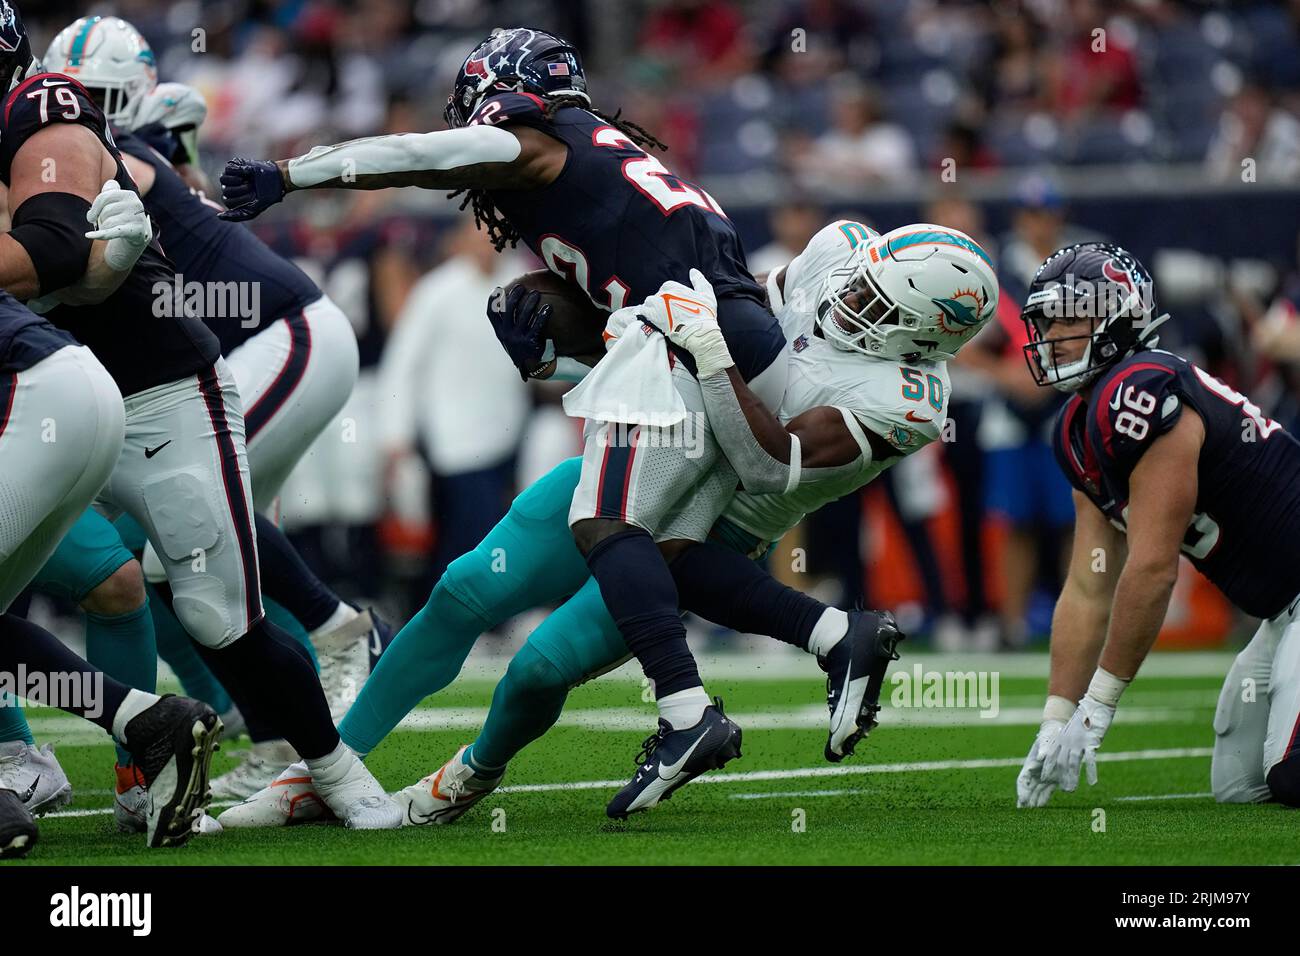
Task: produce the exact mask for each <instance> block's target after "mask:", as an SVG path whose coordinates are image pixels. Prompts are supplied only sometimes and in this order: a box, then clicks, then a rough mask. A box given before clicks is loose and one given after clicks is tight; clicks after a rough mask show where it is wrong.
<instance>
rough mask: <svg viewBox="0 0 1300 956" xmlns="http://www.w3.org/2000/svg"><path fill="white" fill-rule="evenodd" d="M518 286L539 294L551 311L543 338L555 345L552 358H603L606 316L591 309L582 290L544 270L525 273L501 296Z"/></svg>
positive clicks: (506, 288) (598, 310)
mask: <svg viewBox="0 0 1300 956" xmlns="http://www.w3.org/2000/svg"><path fill="white" fill-rule="evenodd" d="M518 285H522V286H523V287H524V288H525V289H533V290H536V291H537V292H539V293H541V296H542V304H544V305H549V306H550V307H551V316H550V319H548V320H547V323H546V337H547V338H548V339H550V340H551V341H553V342H554V343H555V354H556V355H568V356H584V355H586V356H590V355H595V356H600V355H604V354H605V345H604V342H603V341H602V339H601V332H602V331H603V330H604V328H605V320H606V319H607V318H608V315H607V314H606V313H604V312H602V311H601V310H600V309H598V308H596V307H595V306H594V305H592V304H591V300H590V299H588V298H587V296H586V294H584V293H583V291H582V289H580V288H578V286H576V285H574V284H573V283H571V282H566V281H564V280H563V279H561V278H560V277H559V276H557V275H556V274H555V273H553V272H550V271H548V270H546V269H538V270H537V271H536V272H525V273H524V274H523V275H521V276H519V277H518V278H517V279H515V280H513V281H512V282H510V283H509V284H508V285H507V286H506V287H505V294H506V295H507V296H508V295H509V294H510V290H511V289H513V288H514V287H515V286H518Z"/></svg>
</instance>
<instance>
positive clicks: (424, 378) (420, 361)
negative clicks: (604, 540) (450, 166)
mask: <svg viewBox="0 0 1300 956" xmlns="http://www.w3.org/2000/svg"><path fill="white" fill-rule="evenodd" d="M447 252H448V259H447V260H446V261H445V262H443V263H442V265H440V266H438V267H437V268H436V269H434V270H433V271H432V272H430V273H429V274H428V275H426V276H424V277H423V278H422V279H421V280H420V281H419V282H417V283H416V285H415V287H414V288H413V289H412V290H411V294H410V296H409V297H408V298H407V300H406V303H405V304H404V305H403V307H402V311H401V313H400V314H399V316H398V319H397V323H396V326H395V328H394V329H393V332H392V334H391V336H390V337H389V339H388V342H387V344H386V346H385V348H384V355H383V360H382V361H381V363H380V368H379V383H378V385H379V389H378V390H379V407H380V412H381V414H380V416H379V421H380V435H381V439H380V440H381V444H382V447H383V451H384V455H385V461H386V462H387V463H388V467H387V468H386V469H385V473H386V475H388V476H389V478H390V480H391V479H392V478H393V477H394V476H398V475H401V474H402V473H403V472H406V473H408V474H409V471H410V468H411V464H412V462H413V461H414V460H415V458H414V456H415V455H416V454H417V449H418V450H420V451H423V453H424V455H425V456H426V457H427V459H428V462H429V465H430V466H431V468H432V472H433V476H432V483H431V484H432V497H433V506H432V517H433V520H434V522H435V534H436V544H435V546H434V554H433V560H432V564H431V566H430V568H429V578H428V580H429V581H430V582H435V581H437V579H438V578H439V577H441V576H442V572H443V571H444V570H445V569H446V567H447V564H448V563H449V562H450V561H452V560H454V559H455V558H456V557H458V556H460V555H461V554H463V553H465V552H466V551H469V550H471V549H472V548H473V547H474V546H475V545H477V544H478V542H479V540H480V539H481V538H482V537H483V535H484V534H486V533H487V532H488V531H489V530H490V529H491V527H492V526H493V525H494V524H495V523H496V522H497V521H498V520H499V519H500V518H501V517H502V515H504V514H505V512H506V509H507V507H508V506H509V504H510V498H511V496H512V494H513V493H514V462H515V455H516V453H517V451H518V448H519V444H520V440H521V438H522V435H523V430H524V427H525V425H526V423H527V420H528V416H529V412H530V409H531V399H530V397H529V395H528V392H527V390H526V386H525V384H524V383H523V382H522V381H520V378H519V373H518V371H516V370H515V367H514V365H512V364H511V362H510V359H509V358H507V357H506V354H505V353H504V352H503V351H502V350H501V346H500V345H499V344H498V343H497V340H496V336H495V335H493V333H492V326H491V325H490V324H489V323H488V320H487V317H486V309H487V302H488V297H489V296H490V295H491V293H492V290H493V289H495V288H496V287H497V286H503V285H505V284H506V283H507V282H509V281H510V280H511V279H513V278H514V277H516V276H518V275H519V274H520V273H522V272H524V271H525V270H526V268H527V267H526V265H525V264H524V262H523V260H522V259H521V258H520V257H518V256H516V255H514V254H510V253H506V254H499V253H497V252H495V251H494V250H493V249H492V246H491V244H490V243H489V242H488V239H487V236H486V234H485V233H483V232H481V231H479V230H478V229H476V228H475V226H474V220H473V218H472V217H466V218H465V219H463V220H462V221H460V222H458V223H457V224H456V226H454V227H453V231H452V232H451V234H450V236H449V237H448V242H447ZM395 490H396V489H394V488H393V487H392V484H391V481H390V488H389V491H390V493H392V492H394V491H395Z"/></svg>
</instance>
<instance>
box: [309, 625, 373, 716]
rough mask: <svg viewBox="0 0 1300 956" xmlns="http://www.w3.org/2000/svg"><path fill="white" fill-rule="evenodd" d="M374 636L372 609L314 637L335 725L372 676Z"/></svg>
mask: <svg viewBox="0 0 1300 956" xmlns="http://www.w3.org/2000/svg"><path fill="white" fill-rule="evenodd" d="M374 639H375V622H374V619H373V618H372V617H371V614H370V611H369V610H365V611H359V612H358V613H357V616H356V617H354V618H352V619H351V620H350V621H346V622H345V623H343V624H340V625H339V626H338V627H336V628H334V629H333V630H331V631H329V632H328V633H326V634H321V635H315V636H313V637H312V639H311V644H312V647H314V648H315V649H316V661H317V663H318V664H319V665H320V686H321V689H322V690H324V691H325V699H326V700H327V701H329V705H330V718H331V719H332V720H333V721H334V723H335V724H337V723H338V722H339V721H340V720H342V719H343V715H344V714H346V713H347V712H348V708H350V707H351V706H352V703H353V701H355V700H356V699H357V695H358V694H360V693H361V688H362V687H363V686H364V685H365V683H366V678H368V677H369V676H370V645H371V642H372V641H373V640H374Z"/></svg>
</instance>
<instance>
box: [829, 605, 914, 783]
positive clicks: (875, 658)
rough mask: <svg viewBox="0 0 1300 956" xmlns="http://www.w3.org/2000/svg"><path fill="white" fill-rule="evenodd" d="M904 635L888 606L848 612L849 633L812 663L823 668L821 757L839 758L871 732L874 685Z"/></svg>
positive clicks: (877, 686) (876, 704) (876, 695)
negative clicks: (825, 720)
mask: <svg viewBox="0 0 1300 956" xmlns="http://www.w3.org/2000/svg"><path fill="white" fill-rule="evenodd" d="M903 637H904V635H903V634H902V633H901V632H900V631H899V630H898V624H897V623H896V622H895V621H894V615H892V614H890V613H889V612H888V611H850V612H849V632H848V633H847V634H845V635H844V637H843V639H841V641H840V642H839V643H838V644H836V645H835V646H834V647H833V648H831V652H830V653H829V654H827V655H826V656H825V657H819V658H817V663H818V664H820V665H821V669H822V670H824V671H825V672H826V706H827V707H828V708H829V709H830V712H831V729H830V734H829V735H828V736H827V738H826V759H827V760H829V761H830V762H831V763H839V762H840V761H841V760H843V759H844V758H845V757H847V756H849V755H850V754H852V753H853V748H854V747H856V746H857V744H858V741H860V740H862V738H864V737H866V736H867V734H869V733H871V729H872V728H873V727H875V726H876V714H877V713H879V712H880V690H881V688H882V687H883V686H884V684H885V671H886V670H887V669H888V668H889V664H890V661H896V660H898V651H897V646H898V642H899V641H901V640H903Z"/></svg>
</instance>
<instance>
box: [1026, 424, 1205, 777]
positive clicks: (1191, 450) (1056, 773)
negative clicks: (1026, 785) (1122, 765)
mask: <svg viewBox="0 0 1300 956" xmlns="http://www.w3.org/2000/svg"><path fill="white" fill-rule="evenodd" d="M1204 441H1205V426H1204V424H1203V423H1202V422H1201V419H1200V417H1199V416H1198V415H1196V414H1195V413H1194V412H1191V413H1188V414H1184V415H1182V416H1181V417H1180V418H1179V420H1178V422H1177V424H1176V425H1174V427H1173V428H1172V429H1170V430H1169V431H1168V432H1167V433H1165V434H1164V435H1161V436H1160V437H1159V438H1157V439H1156V440H1155V441H1154V442H1152V444H1151V445H1150V447H1149V448H1147V449H1146V451H1145V452H1144V453H1143V455H1142V457H1141V458H1140V459H1139V460H1138V462H1137V464H1136V466H1134V468H1133V472H1132V474H1131V475H1130V477H1129V503H1128V519H1127V522H1126V525H1127V528H1128V558H1127V560H1126V561H1125V562H1124V568H1123V570H1122V571H1121V572H1120V575H1119V580H1118V581H1116V583H1115V597H1114V600H1113V602H1112V608H1111V615H1110V624H1109V627H1108V629H1107V632H1106V642H1105V644H1104V645H1103V646H1102V650H1101V660H1100V662H1099V664H1098V666H1097V670H1096V672H1095V673H1094V674H1093V675H1092V679H1091V680H1090V681H1089V683H1088V692H1087V694H1085V695H1084V697H1083V699H1082V700H1080V701H1079V706H1078V708H1077V709H1076V710H1075V712H1074V714H1073V716H1071V718H1070V720H1069V722H1068V723H1067V724H1066V725H1065V727H1064V728H1063V729H1062V730H1061V732H1060V734H1059V735H1058V736H1057V738H1056V742H1055V744H1054V746H1053V747H1052V749H1051V751H1050V752H1049V753H1048V755H1047V756H1046V758H1045V759H1044V761H1043V777H1044V778H1045V779H1054V780H1055V781H1056V783H1057V784H1058V785H1059V786H1060V787H1061V788H1062V789H1063V790H1074V789H1075V788H1076V787H1077V786H1078V785H1079V772H1080V770H1081V769H1086V771H1087V774H1088V782H1089V783H1090V784H1095V783H1096V782H1097V757H1096V754H1097V749H1098V748H1099V747H1100V746H1101V743H1102V741H1103V739H1105V736H1106V731H1107V730H1108V729H1109V727H1110V723H1111V720H1112V719H1113V718H1114V716H1115V709H1116V707H1117V706H1118V705H1119V698H1120V695H1121V694H1123V692H1124V690H1125V688H1127V687H1128V685H1129V682H1130V681H1132V680H1133V678H1134V676H1136V675H1137V672H1138V668H1139V667H1141V666H1142V661H1143V660H1145V659H1146V656H1147V654H1148V653H1150V651H1151V647H1152V645H1154V644H1155V642H1156V636H1157V635H1158V634H1159V632H1160V625H1161V624H1162V623H1164V619H1165V613H1166V612H1167V611H1168V610H1169V596H1170V595H1171V594H1172V593H1173V590H1174V583H1175V582H1176V581H1177V580H1178V562H1179V555H1180V553H1181V547H1182V542H1183V539H1184V537H1185V536H1186V534H1187V528H1188V526H1189V525H1190V524H1191V523H1192V519H1193V517H1194V516H1195V514H1196V495H1197V464H1198V462H1199V460H1200V453H1201V445H1202V444H1203V443H1204Z"/></svg>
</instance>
